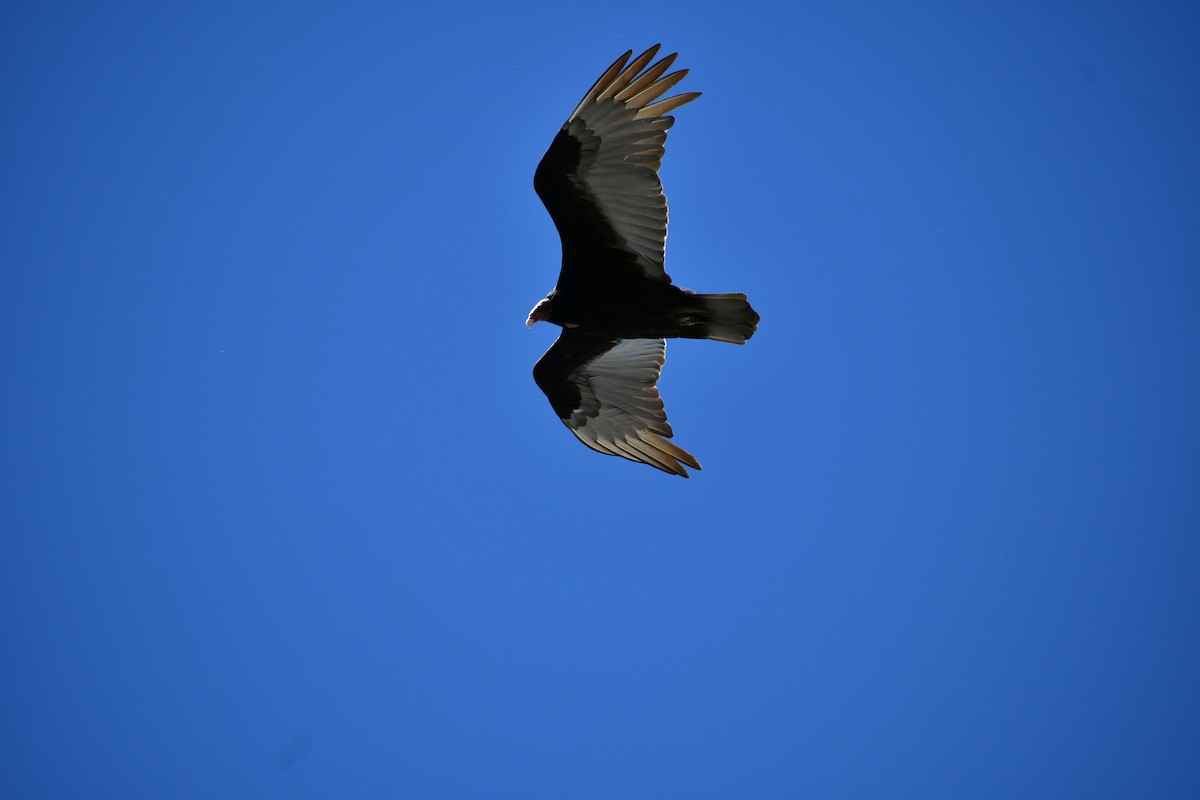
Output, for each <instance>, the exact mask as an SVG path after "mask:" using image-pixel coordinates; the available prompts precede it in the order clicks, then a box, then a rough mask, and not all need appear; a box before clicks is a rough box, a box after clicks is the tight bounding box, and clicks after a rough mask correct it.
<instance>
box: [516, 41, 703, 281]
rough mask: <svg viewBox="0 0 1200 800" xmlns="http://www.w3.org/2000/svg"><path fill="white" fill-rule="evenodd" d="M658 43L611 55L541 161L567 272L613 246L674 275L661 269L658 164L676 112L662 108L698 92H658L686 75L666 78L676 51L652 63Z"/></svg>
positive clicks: (539, 178) (656, 273) (663, 212)
mask: <svg viewBox="0 0 1200 800" xmlns="http://www.w3.org/2000/svg"><path fill="white" fill-rule="evenodd" d="M658 49H659V45H654V46H653V47H651V48H650V49H649V50H647V51H646V52H644V53H642V54H641V55H640V56H638V57H637V58H635V59H633V61H629V58H630V56H632V55H633V51H632V50H630V51H628V52H626V53H625V54H624V55H623V56H621V57H620V58H618V59H617V60H616V61H615V62H613V65H612V66H611V67H609V68H608V69H607V70H605V72H604V74H603V75H601V76H600V79H599V80H597V81H596V83H595V85H594V86H592V88H591V90H589V91H588V93H587V94H586V95H584V97H583V100H581V101H580V102H579V105H578V106H576V107H575V110H574V111H573V112H571V116H570V117H569V118H568V119H567V121H566V123H565V124H564V125H563V126H562V129H561V130H559V132H558V135H557V136H555V137H554V141H553V142H552V143H551V145H550V149H549V150H547V151H546V154H545V155H544V156H543V157H542V161H541V163H540V164H538V168H537V172H536V173H535V174H534V178H533V186H534V188H535V189H536V190H537V193H538V196H539V197H541V199H542V203H544V204H545V206H546V210H547V211H549V212H550V217H551V218H552V219H553V220H554V224H555V226H556V227H557V228H558V232H559V235H560V236H561V237H562V243H563V255H564V258H563V265H564V266H563V269H564V271H565V270H567V269H568V265H570V264H572V262H573V261H574V258H573V256H575V255H576V254H581V253H584V252H585V251H586V250H588V249H589V248H595V247H597V245H601V246H609V247H612V246H615V247H620V248H621V249H624V250H626V251H628V252H630V253H632V254H634V255H635V256H636V257H637V258H636V260H637V264H638V266H639V267H640V268H641V270H642V272H643V273H644V275H645V276H646V277H648V278H651V279H653V280H660V281H668V282H669V281H670V278H669V277H667V274H666V272H665V270H664V268H663V256H664V249H665V247H666V240H667V199H666V197H664V196H663V191H662V183H661V182H660V181H659V179H658V168H659V167H660V166H661V165H662V157H663V152H664V150H663V147H664V145H665V144H666V141H667V130H668V129H669V128H670V127H671V125H672V124H673V123H674V122H675V118H674V117H669V116H663V115H664V114H666V113H668V112H669V111H671V110H672V109H675V108H678V107H679V106H681V105H683V104H684V103H688V102H690V101H692V100H695V99H696V98H697V97H699V96H700V93H699V92H688V93H685V94H678V95H674V96H673V97H668V98H666V99H663V100H659V99H658V98H659V97H660V96H662V95H663V94H664V93H666V92H667V90H669V89H670V88H671V87H672V86H674V85H675V84H676V83H678V82H679V81H680V80H682V79H683V76H684V75H686V74H687V70H679V71H677V72H672V73H671V74H670V75H667V76H665V77H663V73H664V72H666V71H667V69H668V68H669V67H670V66H671V64H672V63H673V62H674V61H675V56H676V54H675V53H672V54H671V55H669V56H666V57H665V58H663V59H661V60H660V61H658V62H657V63H656V64H654V65H653V66H651V67H649V68H647V66H646V65H647V64H649V63H650V61H651V60H652V59H653V58H654V56H655V55H656V54H657V53H658ZM627 62H628V63H627Z"/></svg>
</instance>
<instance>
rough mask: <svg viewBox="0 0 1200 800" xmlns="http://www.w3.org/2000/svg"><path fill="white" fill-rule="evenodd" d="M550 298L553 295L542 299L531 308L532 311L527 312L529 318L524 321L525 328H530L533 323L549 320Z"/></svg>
mask: <svg viewBox="0 0 1200 800" xmlns="http://www.w3.org/2000/svg"><path fill="white" fill-rule="evenodd" d="M552 296H553V293H551V295H550V296H547V297H544V298H542V299H541V300H540V301H539V302H538V304H537V305H536V306H534V307H533V311H530V312H529V318H528V319H526V320H525V327H526V328H532V327H533V323H535V322H541V321H542V320H549V319H550V309H551V307H552V301H551V299H550V297H552Z"/></svg>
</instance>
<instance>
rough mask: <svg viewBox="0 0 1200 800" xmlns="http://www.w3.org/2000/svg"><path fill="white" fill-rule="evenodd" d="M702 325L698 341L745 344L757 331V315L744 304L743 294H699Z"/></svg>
mask: <svg viewBox="0 0 1200 800" xmlns="http://www.w3.org/2000/svg"><path fill="white" fill-rule="evenodd" d="M697 297H698V298H699V299H700V300H703V301H704V311H703V312H702V316H703V318H704V324H703V326H702V327H701V328H700V330H701V331H702V333H701V335H700V336H697V337H695V338H698V339H716V340H717V341H718V342H729V343H731V344H745V343H746V340H747V339H749V338H750V337H751V336H753V335H754V332H755V331H756V330H758V320H759V316H758V313H757V312H755V310H754V309H753V308H751V307H750V304H749V303H747V302H746V295H744V294H701V295H697Z"/></svg>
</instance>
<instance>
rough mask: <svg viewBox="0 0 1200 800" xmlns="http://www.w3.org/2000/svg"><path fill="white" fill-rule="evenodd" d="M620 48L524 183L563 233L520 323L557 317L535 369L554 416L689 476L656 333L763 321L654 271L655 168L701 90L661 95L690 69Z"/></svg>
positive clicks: (743, 332)
mask: <svg viewBox="0 0 1200 800" xmlns="http://www.w3.org/2000/svg"><path fill="white" fill-rule="evenodd" d="M658 50H659V45H657V44H656V45H654V46H653V47H651V48H650V49H649V50H647V51H646V52H644V53H642V54H641V55H640V56H638V57H637V58H635V59H633V60H632V61H630V60H629V59H630V57H631V56H632V55H633V51H632V50H630V51H627V52H626V53H625V54H624V55H622V56H621V57H620V58H618V59H617V60H616V61H614V62H613V64H612V66H610V67H609V68H608V69H606V70H605V71H604V74H603V75H601V76H600V78H599V80H597V81H596V83H595V84H594V85H593V86H592V88H591V89H589V90H588V93H587V94H585V95H584V96H583V99H582V100H581V101H579V105H577V106H576V107H575V110H574V111H572V112H571V116H569V117H568V118H567V121H566V122H565V123H564V124H563V126H562V128H561V129H559V131H558V134H557V135H556V136H555V137H554V141H553V142H552V143H551V144H550V149H549V150H547V151H546V154H545V155H544V156H542V160H541V163H539V164H538V168H537V172H536V173H535V174H534V177H533V187H534V189H535V190H536V191H537V193H538V196H539V197H540V198H541V199H542V203H543V204H544V205H545V206H546V210H547V211H549V212H550V218H551V219H553V220H554V225H555V227H557V228H558V234H559V237H560V238H561V239H562V269H561V271H560V272H559V274H558V284H557V285H556V286H555V287H554V289H553V290H552V291H551V292H550V294H548V295H546V297H545V298H544V299H543V300H541V301H540V302H539V303H538V304H537V305H536V306H534V308H533V310H532V311H530V312H529V318H528V319H527V320H526V325H528V326H532V325H533V324H534V323H535V322H539V321H541V320H545V321H547V322H551V323H553V324H555V325H558V326H560V327H561V328H562V329H563V331H562V333H561V334H560V335H559V337H558V340H557V341H556V342H555V343H554V345H553V346H551V348H550V349H549V350H547V351H546V354H545V355H543V356H542V358H541V359H540V360H539V361H538V362H537V365H536V366H534V368H533V378H534V380H535V381H537V385H538V386H539V387H540V388H541V390H542V391H543V392H545V394H546V397H547V398H549V400H550V405H551V407H552V408H553V409H554V413H555V414H557V415H558V417H559V419H561V420H562V421H563V423H564V424H565V425H566V426H567V428H568V429H570V431H571V432H572V433H573V434H575V436H576V437H578V438H579V440H580V441H581V442H583V443H584V444H586V445H587V446H588V447H590V448H592V449H593V450H596V451H599V452H601V453H606V454H608V455H614V456H621V457H622V458H627V459H629V460H630V461H639V462H641V463H643V464H649V465H650V466H652V467H656V468H658V469H661V470H663V471H664V472H669V473H672V474H675V475H681V476H683V477H685V478H686V477H688V473H687V470H686V469H684V465H687V466H689V467H693V468H694V469H700V462H699V461H697V460H696V458H695V456H693V455H692V454H691V453H689V452H687V451H686V450H684V449H683V448H681V447H679V446H678V445H676V444H674V443H672V442H671V441H669V439H670V438H671V436H672V435H673V434H672V431H671V426H670V425H669V424H667V415H666V412H665V411H664V410H663V403H662V399H661V398H660V397H659V394H658V386H657V384H658V378H659V375H660V374H661V372H662V367H663V364H664V362H665V360H666V342H665V340H666V339H671V338H676V337H683V338H687V339H716V340H717V341H719V342H731V343H733V344H745V342H746V340H747V339H749V338H750V337H751V336H753V335H754V331H755V330H756V329H757V328H758V320H759V316H758V314H757V313H755V311H754V309H753V308H751V307H750V304H749V303H748V302H746V295H744V294H696V293H695V292H691V291H688V290H687V289H681V288H679V287H678V286H675V285H674V284H672V283H671V278H670V276H668V275H667V273H666V270H665V269H664V265H663V262H664V255H665V246H666V240H667V199H666V197H664V196H663V190H662V183H661V181H659V178H658V169H659V167H660V166H661V164H662V157H663V152H664V145H665V144H666V141H667V131H668V130H669V129H670V127H671V126H672V125H673V124H674V122H675V119H674V117H670V116H664V115H665V114H667V113H668V112H670V111H672V110H673V109H676V108H678V107H679V106H682V105H683V104H685V103H690V102H691V101H692V100H695V99H696V98H697V97H699V96H700V93H699V92H687V93H684V94H677V95H674V96H672V97H668V98H665V99H662V100H659V99H658V98H659V97H661V96H662V95H663V94H665V93H666V92H667V91H668V90H669V89H670V88H671V87H672V86H674V85H675V84H677V83H679V81H680V80H682V79H683V77H684V76H685V75H686V74H687V70H679V71H676V72H672V73H670V74H669V75H665V76H664V73H665V72H666V71H667V70H668V69H669V68H670V66H671V64H672V63H674V61H675V57H676V55H678V54H676V53H672V54H671V55H669V56H666V57H665V58H662V59H661V60H659V61H658V62H656V63H655V64H654V65H653V66H649V67H647V65H648V64H650V62H651V61H652V60H653V59H654V57H655V55H656V54H657V53H658Z"/></svg>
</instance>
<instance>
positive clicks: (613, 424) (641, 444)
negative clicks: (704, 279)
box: [533, 330, 700, 478]
mask: <svg viewBox="0 0 1200 800" xmlns="http://www.w3.org/2000/svg"><path fill="white" fill-rule="evenodd" d="M665 361H666V342H664V341H663V340H662V339H604V338H599V337H594V336H588V335H586V334H582V333H577V332H574V331H569V330H566V331H563V333H562V335H561V336H559V337H558V341H556V342H555V343H554V345H553V346H552V347H551V348H550V349H549V350H547V351H546V354H545V355H544V356H542V358H541V360H540V361H538V363H537V365H536V366H534V368H533V378H534V380H536V381H537V385H538V386H539V387H540V388H541V390H542V391H543V392H545V393H546V397H547V398H549V400H550V405H551V406H552V407H553V408H554V413H556V414H558V417H559V419H561V420H562V421H563V424H564V425H566V426H567V427H568V428H570V429H571V432H572V433H574V434H575V435H576V436H577V437H578V438H579V441H581V442H583V443H584V444H586V445H587V446H588V447H590V448H592V449H593V450H597V451H599V452H601V453H607V454H608V455H613V456H620V457H621V458H628V459H629V460H630V461H640V462H642V463H643V464H649V465H650V466H652V467H656V468H658V469H661V470H662V471H664V472H670V473H673V474H675V475H682V476H683V477H685V478H686V477H688V473H687V470H685V469H684V468H683V467H684V465H685V464H686V465H687V466H689V467H692V468H694V469H700V462H699V461H697V460H696V459H695V457H694V456H693V455H692V454H691V453H689V452H687V451H686V450H684V449H683V448H681V447H678V446H676V445H675V444H672V443H671V442H670V441H668V439H669V438H670V437H671V435H672V432H671V426H670V425H668V424H667V414H666V412H665V411H664V410H663V403H662V398H660V397H659V395H658V386H657V385H656V384H657V383H658V377H659V375H660V374H661V372H662V367H663V363H664V362H665Z"/></svg>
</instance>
